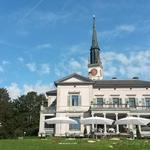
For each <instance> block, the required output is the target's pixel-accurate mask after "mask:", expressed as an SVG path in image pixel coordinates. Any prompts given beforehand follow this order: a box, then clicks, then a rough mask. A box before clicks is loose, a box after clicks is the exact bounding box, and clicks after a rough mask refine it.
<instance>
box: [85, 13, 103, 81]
mask: <svg viewBox="0 0 150 150" xmlns="http://www.w3.org/2000/svg"><path fill="white" fill-rule="evenodd" d="M88 72H89V78H90V79H92V80H102V79H103V67H102V63H101V60H100V48H99V46H98V41H97V34H96V23H95V16H93V35H92V46H91V49H90V60H89V64H88Z"/></svg>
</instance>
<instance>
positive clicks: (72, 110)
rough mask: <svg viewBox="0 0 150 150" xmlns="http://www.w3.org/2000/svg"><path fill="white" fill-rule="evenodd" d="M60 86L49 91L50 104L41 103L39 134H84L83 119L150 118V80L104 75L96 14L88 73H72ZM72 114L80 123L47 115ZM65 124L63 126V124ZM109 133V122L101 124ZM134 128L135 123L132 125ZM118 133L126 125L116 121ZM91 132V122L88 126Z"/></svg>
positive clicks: (146, 129)
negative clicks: (55, 120)
mask: <svg viewBox="0 0 150 150" xmlns="http://www.w3.org/2000/svg"><path fill="white" fill-rule="evenodd" d="M54 84H55V86H56V89H55V90H52V91H48V92H46V95H47V98H48V107H44V106H43V105H42V106H41V111H40V123H39V136H46V135H50V134H54V135H55V136H60V135H61V136H62V135H66V134H77V135H80V136H82V135H83V132H84V125H82V124H80V119H81V118H85V117H90V116H101V117H106V118H110V119H113V120H118V119H120V118H123V117H126V116H138V117H139V116H140V117H145V118H150V81H143V80H140V79H138V77H134V78H132V79H129V80H119V79H117V78H113V79H111V80H104V79H103V66H102V62H101V59H100V48H99V45H98V42H97V35H96V26H95V17H94V18H93V35H92V46H91V48H90V62H89V64H88V76H87V77H84V76H82V75H79V74H76V73H74V74H71V75H68V76H67V77H64V78H63V79H60V80H57V81H55V82H54ZM52 117H70V118H73V119H75V120H76V121H77V122H78V124H74V125H72V124H70V125H69V124H61V125H60V124H56V125H49V124H47V123H46V122H45V120H46V119H48V118H52ZM60 126H61V128H60ZM98 127H101V128H102V129H103V131H104V134H105V133H107V131H108V128H110V126H108V125H98ZM130 127H131V128H132V126H130ZM113 128H114V129H115V132H116V134H119V133H123V132H125V130H124V129H125V126H123V125H113ZM87 130H88V132H89V130H90V126H87ZM140 132H141V134H143V135H144V134H145V135H146V134H149V135H150V127H148V126H147V127H145V126H140Z"/></svg>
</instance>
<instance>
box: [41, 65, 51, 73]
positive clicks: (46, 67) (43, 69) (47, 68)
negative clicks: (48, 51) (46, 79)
mask: <svg viewBox="0 0 150 150" xmlns="http://www.w3.org/2000/svg"><path fill="white" fill-rule="evenodd" d="M50 71H51V69H50V66H49V64H41V68H40V70H39V73H40V74H50Z"/></svg>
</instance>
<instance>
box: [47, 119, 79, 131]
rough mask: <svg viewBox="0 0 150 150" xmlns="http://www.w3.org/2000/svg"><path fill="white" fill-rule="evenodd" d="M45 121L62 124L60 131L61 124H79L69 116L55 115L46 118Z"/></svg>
mask: <svg viewBox="0 0 150 150" xmlns="http://www.w3.org/2000/svg"><path fill="white" fill-rule="evenodd" d="M45 122H46V123H47V124H60V132H61V124H77V121H75V120H74V119H71V118H69V117H54V118H50V119H46V120H45Z"/></svg>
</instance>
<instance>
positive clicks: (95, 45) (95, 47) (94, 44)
mask: <svg viewBox="0 0 150 150" xmlns="http://www.w3.org/2000/svg"><path fill="white" fill-rule="evenodd" d="M91 49H99V46H98V41H97V33H96V22H95V15H93V35H92V46H91Z"/></svg>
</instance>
